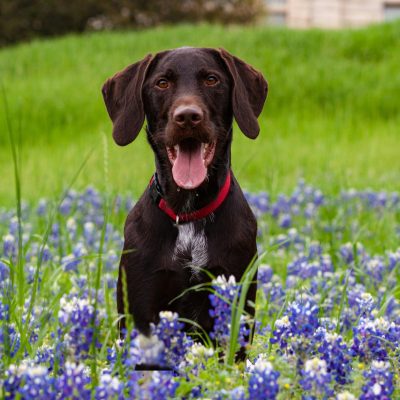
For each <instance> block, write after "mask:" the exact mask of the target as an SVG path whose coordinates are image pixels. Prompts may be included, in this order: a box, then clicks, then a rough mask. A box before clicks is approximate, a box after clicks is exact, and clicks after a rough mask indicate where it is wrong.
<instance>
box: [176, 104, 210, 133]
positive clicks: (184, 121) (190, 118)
mask: <svg viewBox="0 0 400 400" xmlns="http://www.w3.org/2000/svg"><path fill="white" fill-rule="evenodd" d="M203 117H204V114H203V111H202V109H201V108H200V107H199V106H197V105H195V104H190V105H181V106H179V107H177V108H176V109H175V111H174V112H173V115H172V118H173V121H174V122H175V124H177V125H178V126H180V127H181V128H185V127H194V126H196V125H198V124H199V123H200V122H201V121H203Z"/></svg>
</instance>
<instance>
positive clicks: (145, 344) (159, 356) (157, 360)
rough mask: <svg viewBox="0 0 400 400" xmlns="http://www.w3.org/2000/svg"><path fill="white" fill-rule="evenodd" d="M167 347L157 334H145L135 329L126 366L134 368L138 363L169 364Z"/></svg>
mask: <svg viewBox="0 0 400 400" xmlns="http://www.w3.org/2000/svg"><path fill="white" fill-rule="evenodd" d="M165 353H166V348H165V345H164V343H163V341H162V340H160V338H159V337H158V336H157V335H150V336H145V335H142V334H139V333H138V332H136V331H133V332H132V334H131V344H130V348H129V353H128V356H129V358H128V357H127V359H126V362H125V365H126V366H129V367H131V368H133V369H134V367H135V366H136V365H137V364H146V365H157V366H161V367H164V366H167V358H166V354H165Z"/></svg>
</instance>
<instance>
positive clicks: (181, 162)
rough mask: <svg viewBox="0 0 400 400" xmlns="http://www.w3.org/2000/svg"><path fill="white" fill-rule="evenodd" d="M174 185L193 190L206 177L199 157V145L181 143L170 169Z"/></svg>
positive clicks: (204, 168) (205, 171)
mask: <svg viewBox="0 0 400 400" xmlns="http://www.w3.org/2000/svg"><path fill="white" fill-rule="evenodd" d="M172 175H173V177H174V181H175V183H176V184H177V185H178V186H180V187H181V188H183V189H195V188H197V187H198V186H200V185H201V184H202V183H203V181H204V179H206V176H207V168H206V167H205V165H204V162H203V159H202V156H201V144H200V143H195V144H193V143H181V144H180V145H179V146H178V151H177V157H176V159H175V162H174V165H173V167H172Z"/></svg>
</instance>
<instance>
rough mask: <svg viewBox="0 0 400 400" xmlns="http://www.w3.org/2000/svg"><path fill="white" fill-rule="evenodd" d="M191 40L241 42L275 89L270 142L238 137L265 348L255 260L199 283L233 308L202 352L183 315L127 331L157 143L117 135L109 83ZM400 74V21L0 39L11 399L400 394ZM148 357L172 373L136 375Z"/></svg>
mask: <svg viewBox="0 0 400 400" xmlns="http://www.w3.org/2000/svg"><path fill="white" fill-rule="evenodd" d="M182 45H196V46H210V47H224V48H226V49H227V50H229V51H231V52H232V53H233V54H235V55H237V56H239V57H241V58H243V59H245V60H246V61H248V62H249V63H250V64H252V65H254V66H255V67H256V68H258V69H260V70H262V71H263V73H264V74H265V76H266V77H267V79H268V81H269V83H270V92H269V99H268V100H267V104H266V107H265V110H264V111H263V114H262V116H261V117H260V125H261V134H260V136H259V138H258V139H257V141H255V142H252V141H250V140H248V139H246V138H245V137H244V135H242V134H241V133H240V132H239V131H238V129H237V128H236V130H235V136H234V144H233V169H234V172H235V174H236V176H237V177H238V179H239V181H240V182H241V184H242V187H244V188H246V189H247V192H246V196H247V198H248V201H249V203H250V204H251V206H252V208H253V210H254V213H255V215H256V216H257V219H258V223H259V236H258V247H259V255H260V257H259V259H258V261H257V262H256V264H255V266H258V267H259V274H258V288H259V290H258V294H257V307H256V308H257V314H256V321H255V338H254V342H253V343H252V344H251V345H250V344H246V342H245V333H246V325H245V324H244V322H245V321H246V320H247V317H246V316H244V317H242V318H241V317H240V315H241V310H242V308H243V294H244V293H245V291H246V287H247V285H248V282H249V280H251V279H252V272H254V266H253V267H252V266H250V269H249V273H248V274H247V275H246V276H245V277H244V279H243V281H241V282H234V281H233V280H232V279H228V280H226V279H223V278H221V277H219V278H217V277H215V279H214V280H213V282H212V285H210V286H206V287H201V288H195V289H194V290H208V291H209V292H210V298H211V303H212V310H211V312H212V314H213V315H214V316H215V326H214V330H213V332H212V334H211V338H208V337H207V336H206V335H204V334H203V335H201V339H202V341H201V343H202V344H200V343H196V342H195V341H194V338H193V337H190V336H188V335H186V334H185V333H184V332H183V330H182V326H183V323H190V322H189V321H182V320H180V319H179V316H177V315H176V314H172V313H169V312H164V313H162V314H161V320H160V323H159V324H158V325H157V326H154V327H153V329H152V336H151V337H150V338H147V339H146V338H143V337H142V336H141V335H138V332H136V330H135V329H134V328H133V321H130V323H129V324H128V327H129V333H128V335H127V338H126V339H125V340H124V341H121V340H120V339H119V334H118V329H117V323H118V319H119V316H118V315H117V313H116V306H115V284H116V276H117V268H118V260H119V256H120V252H121V247H122V224H123V221H124V219H125V217H126V213H127V211H128V210H129V209H130V208H131V207H132V205H133V204H134V201H135V199H136V198H137V196H139V195H140V193H141V192H142V191H143V189H144V187H145V186H146V185H147V183H148V180H149V178H150V176H151V174H152V173H153V168H154V164H153V156H152V154H151V151H150V150H149V148H148V145H147V143H146V140H145V137H144V135H143V134H141V135H139V138H138V139H137V140H136V141H135V142H134V143H133V144H131V145H130V146H128V147H127V148H119V147H117V146H116V145H115V144H113V142H112V139H111V123H110V122H109V121H108V116H107V115H106V111H105V108H104V105H103V104H102V99H101V95H100V88H101V85H102V83H103V82H104V80H105V79H106V78H107V77H109V76H110V75H112V74H113V73H114V72H115V71H117V70H120V69H122V68H123V67H124V66H126V65H128V64H129V63H132V62H134V61H136V60H138V59H140V58H141V57H143V56H144V55H145V54H146V53H148V52H156V51H158V50H160V49H165V48H172V47H177V46H182ZM399 65H400V24H399V23H392V24H386V25H381V26H374V27H370V28H367V29H361V30H355V31H350V30H348V31H335V32H325V31H320V30H311V31H291V30H285V29H275V28H274V29H272V28H265V27H252V28H243V27H228V28H227V27H218V26H208V25H202V26H198V27H193V26H179V27H163V28H158V29H154V30H150V31H140V32H120V33H96V34H90V35H84V36H68V37H64V38H60V39H54V40H40V41H34V42H32V43H29V44H20V45H18V46H14V47H10V48H5V49H2V50H0V85H1V88H0V89H1V96H0V107H1V108H0V109H1V110H2V112H1V114H0V132H1V133H0V171H1V184H0V204H1V206H0V241H1V242H0V291H1V293H0V321H1V322H0V354H1V361H0V395H1V396H2V398H6V399H14V398H23V399H31V398H32V399H64V398H69V399H86V398H87V399H89V398H95V399H123V398H141V399H166V398H209V399H242V400H244V399H275V398H278V399H300V398H301V399H328V398H333V399H338V400H339V399H340V400H344V399H356V398H360V399H386V398H391V399H396V398H399V397H400V382H399V371H400V346H399V343H400V303H399V301H400V286H399V277H400V247H399V239H400V158H399V155H398V153H399V148H400V146H399V145H400V132H399V126H400V124H399V123H400V113H399V108H400V104H399V96H398V94H399V93H400V74H399V69H398V66H399ZM210 339H218V342H219V346H220V347H219V348H217V349H215V348H213V346H212V345H211V343H210ZM239 345H245V346H247V348H248V352H249V359H248V360H247V361H246V362H244V363H235V362H234V354H235V351H236V350H237V348H238V346H239ZM143 362H147V363H152V362H154V363H158V364H161V365H164V366H165V367H168V368H170V369H172V371H169V372H165V371H164V372H154V373H148V374H142V373H139V372H137V371H135V365H137V364H138V363H143Z"/></svg>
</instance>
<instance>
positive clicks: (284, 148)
mask: <svg viewBox="0 0 400 400" xmlns="http://www.w3.org/2000/svg"><path fill="white" fill-rule="evenodd" d="M399 18H400V0H184V1H175V0H164V1H163V0H147V1H143V0H69V1H65V0H34V1H30V0H1V2H0V89H1V93H0V204H8V203H12V202H13V201H14V198H15V195H14V192H15V190H14V188H13V187H14V175H15V166H14V164H13V161H12V160H13V157H12V151H11V146H10V144H11V143H14V144H15V146H16V150H17V153H18V154H17V162H18V165H17V167H18V168H17V170H18V174H19V176H20V180H21V189H22V196H23V197H24V198H26V199H28V200H30V199H32V200H35V199H38V198H40V197H42V196H53V195H55V194H59V193H60V192H61V191H62V190H63V189H64V188H65V187H66V186H67V185H69V183H71V182H73V186H74V187H76V188H78V189H79V188H83V187H86V186H87V185H89V184H90V185H94V186H96V187H98V188H99V189H105V188H107V190H111V191H113V192H116V193H117V192H118V193H121V192H127V191H130V192H132V193H133V195H134V196H138V195H140V193H141V192H142V191H143V188H144V187H145V185H146V184H147V182H148V180H149V178H150V176H151V174H152V172H153V168H154V162H153V155H152V154H151V151H150V149H149V147H148V145H147V143H146V139H145V135H144V134H141V135H139V138H138V139H137V140H136V141H135V142H134V143H133V144H131V145H130V146H128V147H126V148H119V147H117V146H116V145H115V144H114V143H113V142H112V138H111V122H110V121H109V119H108V116H107V113H106V111H105V107H104V105H103V101H102V97H101V92H100V89H101V86H102V84H103V82H104V81H105V80H106V79H107V78H108V77H110V76H112V75H113V74H114V73H115V72H117V71H119V70H121V69H123V68H124V67H125V66H127V65H129V64H131V63H133V62H136V61H137V60H139V59H141V58H142V57H144V56H145V55H146V54H147V53H154V52H157V51H160V50H163V49H168V48H174V47H179V46H200V47H224V48H226V49H227V50H228V51H230V52H231V53H233V54H235V55H236V56H238V57H240V58H242V59H244V60H245V61H247V62H248V63H250V64H252V65H253V66H254V67H255V68H257V69H259V70H261V71H262V72H263V74H264V75H265V77H266V78H267V80H268V81H269V85H270V92H269V98H268V100H267V103H266V106H265V109H264V111H263V113H262V115H261V117H260V125H261V135H260V137H259V138H258V139H257V141H256V142H252V141H250V140H248V139H247V138H245V137H244V135H242V134H241V133H240V131H239V130H238V129H237V128H236V129H235V137H234V145H233V168H234V171H235V173H236V175H237V176H238V178H239V180H240V181H241V183H242V186H244V187H246V188H248V189H249V190H252V191H261V190H266V191H269V192H271V193H272V194H274V193H275V194H276V193H278V192H280V191H289V190H291V189H292V188H293V187H294V185H295V184H296V182H297V180H298V179H301V178H304V179H306V180H307V181H308V182H309V183H311V184H314V185H317V186H319V187H321V188H322V189H323V190H326V191H333V192H338V191H340V190H341V189H343V188H349V187H356V188H365V187H369V186H370V187H372V188H375V189H379V188H382V189H387V190H399V189H400V157H399V156H398V151H399V148H400V132H399V126H400V112H399V109H400V100H399V98H400V96H399V94H400V73H399V70H400V69H399V65H400V19H399ZM81 167H82V168H81ZM78 171H79V173H78ZM76 176H77V177H76Z"/></svg>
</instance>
